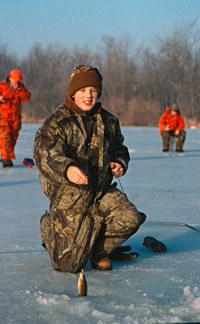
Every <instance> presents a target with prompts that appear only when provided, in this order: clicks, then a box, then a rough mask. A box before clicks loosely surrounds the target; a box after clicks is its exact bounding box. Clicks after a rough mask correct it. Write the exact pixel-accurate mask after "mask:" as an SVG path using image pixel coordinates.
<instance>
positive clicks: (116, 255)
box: [109, 245, 139, 261]
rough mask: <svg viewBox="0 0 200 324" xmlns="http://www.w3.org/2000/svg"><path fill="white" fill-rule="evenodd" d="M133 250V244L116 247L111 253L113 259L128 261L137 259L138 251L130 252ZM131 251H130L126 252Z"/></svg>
mask: <svg viewBox="0 0 200 324" xmlns="http://www.w3.org/2000/svg"><path fill="white" fill-rule="evenodd" d="M130 250H131V246H130V245H127V246H119V247H118V248H116V249H114V250H113V251H112V253H111V254H110V255H109V257H110V259H111V260H119V261H127V260H134V259H136V258H137V257H138V256H139V254H138V253H137V252H129V251H130ZM124 252H129V253H124Z"/></svg>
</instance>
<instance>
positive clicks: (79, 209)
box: [40, 186, 146, 273]
mask: <svg viewBox="0 0 200 324" xmlns="http://www.w3.org/2000/svg"><path fill="white" fill-rule="evenodd" d="M68 196H69V194H68ZM74 196H76V194H75V195H74ZM73 198H74V199H75V200H76V203H75V204H73V203H72V204H71V206H69V208H67V209H65V208H62V209H61V208H60V207H61V206H62V205H63V203H64V202H65V201H66V199H68V200H69V197H66V196H62V199H61V200H60V202H59V203H58V204H57V206H56V207H55V205H54V206H51V210H50V214H49V213H46V214H45V215H43V216H42V218H41V229H40V235H41V238H42V241H43V243H44V244H45V247H46V249H47V251H48V253H49V255H50V259H51V262H52V266H53V268H54V269H55V270H59V271H65V272H72V273H76V272H79V271H80V270H81V269H83V268H84V267H85V266H86V264H87V262H88V260H89V259H90V258H92V257H93V256H95V257H96V258H98V257H104V256H105V255H107V254H110V253H111V252H112V250H113V249H114V248H116V247H118V246H120V245H121V244H122V243H123V242H124V241H126V240H127V239H128V238H129V237H130V236H131V235H132V234H134V233H135V232H136V231H137V230H138V228H139V226H140V225H141V224H142V223H143V222H144V221H145V218H146V216H145V215H144V214H143V213H139V212H138V211H137V209H136V207H135V206H134V205H133V204H132V203H130V202H129V201H128V199H127V197H126V195H124V194H123V193H121V192H120V191H119V190H118V189H116V188H114V187H112V186H110V187H109V190H108V191H107V193H106V194H105V195H104V196H103V197H102V198H101V199H99V201H98V202H96V203H92V204H88V203H86V200H85V199H84V198H83V197H81V199H77V197H73ZM64 205H65V203H64ZM72 205H73V206H72ZM71 207H72V208H71Z"/></svg>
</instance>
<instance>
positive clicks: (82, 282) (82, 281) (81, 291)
mask: <svg viewBox="0 0 200 324" xmlns="http://www.w3.org/2000/svg"><path fill="white" fill-rule="evenodd" d="M78 295H79V296H87V281H86V278H85V275H84V273H83V270H82V271H81V273H80V276H79V278H78Z"/></svg>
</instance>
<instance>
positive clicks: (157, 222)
mask: <svg viewBox="0 0 200 324" xmlns="http://www.w3.org/2000/svg"><path fill="white" fill-rule="evenodd" d="M117 180H118V181H119V185H120V188H121V190H122V192H123V193H124V194H125V192H124V188H123V186H122V184H121V181H120V179H119V178H118V179H117ZM144 224H152V225H172V226H185V227H187V228H189V229H191V230H193V231H196V232H200V228H197V227H194V226H191V225H189V224H186V223H179V222H164V221H163V222H160V221H145V222H144Z"/></svg>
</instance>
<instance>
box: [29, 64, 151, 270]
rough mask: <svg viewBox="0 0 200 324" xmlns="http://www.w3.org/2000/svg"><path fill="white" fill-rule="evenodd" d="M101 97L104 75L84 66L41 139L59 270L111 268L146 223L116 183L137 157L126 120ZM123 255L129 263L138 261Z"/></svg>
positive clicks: (46, 239)
mask: <svg viewBox="0 0 200 324" xmlns="http://www.w3.org/2000/svg"><path fill="white" fill-rule="evenodd" d="M101 93H102V76H101V74H100V72H99V71H98V69H97V68H94V67H92V66H87V65H86V66H85V65H80V66H78V67H76V68H75V69H74V70H73V71H72V74H71V78H70V82H69V87H68V91H67V96H66V98H65V102H64V104H61V105H60V106H59V107H57V108H56V110H55V112H53V114H52V115H51V116H50V117H49V118H48V119H47V120H46V121H45V122H44V123H43V125H42V127H41V128H40V129H39V130H38V131H37V133H36V136H35V142H34V148H33V158H34V162H35V165H36V167H37V169H38V171H39V174H40V182H41V186H42V189H43V191H44V193H45V194H46V195H47V197H48V198H49V200H50V213H49V212H46V214H44V215H43V216H42V218H41V220H40V223H41V228H40V234H41V238H42V241H43V245H44V247H45V248H46V250H47V251H48V253H49V255H50V259H51V262H52V266H53V268H54V269H55V270H58V271H64V272H71V273H76V272H78V271H80V270H81V269H84V267H85V266H86V264H87V262H88V261H89V260H90V261H91V264H92V266H93V267H94V268H95V269H98V270H111V269H112V262H111V259H110V258H111V257H110V256H111V255H112V251H113V250H114V249H115V248H117V247H119V248H120V245H121V244H122V243H123V242H124V241H126V240H127V239H128V238H129V237H130V236H131V235H132V234H134V233H135V232H137V230H138V229H139V227H140V225H141V224H142V223H143V222H144V221H145V219H146V215H145V214H144V213H141V212H139V211H138V210H137V209H136V207H135V206H134V205H133V204H132V203H131V202H129V201H128V199H127V197H126V195H125V194H124V193H122V192H121V191H120V190H118V189H117V188H116V185H115V184H112V179H113V176H114V177H115V178H119V177H121V176H123V175H124V174H125V173H126V171H127V168H128V162H129V159H130V157H129V152H128V149H127V147H126V146H125V145H124V144H123V141H124V137H123V135H122V133H121V129H120V126H119V121H118V119H117V118H116V117H115V116H114V115H112V114H111V113H109V112H108V111H106V110H105V109H104V108H102V106H101V103H100V102H97V100H98V98H99V97H100V96H101ZM121 248H123V247H121ZM121 251H123V250H119V255H118V256H119V258H120V259H121V260H122V259H126V260H127V259H135V258H136V257H137V256H138V254H137V253H134V252H132V253H131V252H130V253H128V254H125V253H124V254H123V253H121ZM115 252H116V251H115ZM116 257H117V256H116V253H115V254H114V258H115V259H116Z"/></svg>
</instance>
